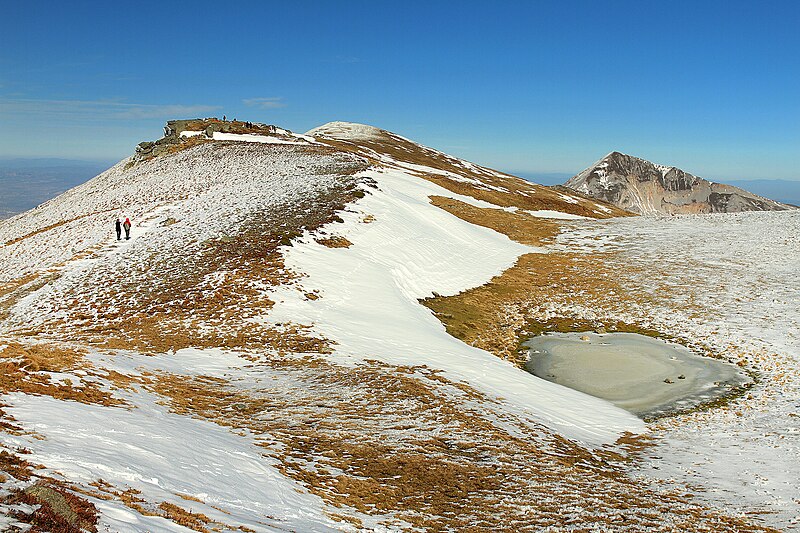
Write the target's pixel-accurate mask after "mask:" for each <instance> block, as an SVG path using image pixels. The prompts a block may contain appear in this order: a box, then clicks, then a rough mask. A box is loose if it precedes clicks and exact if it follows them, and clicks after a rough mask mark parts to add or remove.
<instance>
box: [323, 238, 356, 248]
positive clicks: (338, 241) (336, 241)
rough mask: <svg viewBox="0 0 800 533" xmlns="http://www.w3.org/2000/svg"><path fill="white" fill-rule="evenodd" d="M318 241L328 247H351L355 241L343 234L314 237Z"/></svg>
mask: <svg viewBox="0 0 800 533" xmlns="http://www.w3.org/2000/svg"><path fill="white" fill-rule="evenodd" d="M314 240H315V241H316V242H318V243H319V244H321V245H323V246H327V247H328V248H350V247H351V246H352V245H353V243H352V242H350V241H349V240H347V239H346V238H344V237H341V236H338V235H337V236H333V237H324V238H318V239H314Z"/></svg>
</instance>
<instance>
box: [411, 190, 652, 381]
mask: <svg viewBox="0 0 800 533" xmlns="http://www.w3.org/2000/svg"><path fill="white" fill-rule="evenodd" d="M431 203H433V205H436V206H437V207H440V208H441V209H444V210H446V211H448V212H449V213H452V214H453V215H455V216H457V217H459V218H461V219H463V220H466V221H467V222H470V223H472V224H477V225H480V226H484V227H487V228H491V229H493V230H495V231H498V232H500V233H503V234H505V235H507V236H508V237H509V238H511V239H513V240H515V241H517V242H521V243H523V244H530V245H534V246H543V245H546V244H548V243H551V242H552V241H553V240H554V238H555V237H556V236H557V235H558V233H559V232H560V230H561V224H560V223H559V222H557V221H555V220H549V219H541V218H536V217H533V216H530V215H527V214H525V213H521V212H520V213H510V212H507V211H504V210H502V209H487V208H480V207H474V206H471V205H469V204H465V203H463V202H460V201H458V200H453V199H450V198H444V197H440V196H434V197H431ZM608 255H609V254H600V253H596V254H579V253H564V252H551V253H531V254H525V255H522V256H520V257H519V259H518V260H517V262H516V263H515V264H514V266H513V267H511V268H509V269H508V270H506V271H505V272H503V273H502V274H500V275H499V276H496V277H494V278H493V279H492V280H490V281H489V282H488V283H486V284H485V285H482V286H481V287H476V288H474V289H470V290H467V291H464V292H462V293H460V294H457V295H454V296H449V297H441V296H436V297H433V298H427V299H425V300H423V301H422V304H423V305H425V306H426V307H428V308H429V309H431V310H432V311H433V312H434V313H435V314H436V316H437V318H439V320H441V321H442V323H443V324H444V325H445V327H446V328H447V332H448V333H450V334H451V335H453V336H454V337H456V338H458V339H461V340H463V341H464V342H466V343H467V344H470V345H472V346H476V347H478V348H481V349H483V350H486V351H488V352H491V353H493V354H495V355H497V356H498V357H500V358H502V359H506V360H509V361H512V362H513V363H514V364H516V365H517V366H520V367H524V363H525V361H526V359H527V352H526V350H523V349H522V348H521V346H520V342H521V341H523V340H525V339H527V338H528V337H530V336H532V335H539V334H541V333H544V332H548V331H560V332H567V331H589V330H596V329H598V328H604V329H606V330H608V331H621V332H632V333H643V334H647V335H650V336H658V332H656V331H653V330H649V329H648V328H645V327H642V326H640V325H637V324H628V323H625V322H622V321H619V320H604V321H596V320H587V319H584V318H580V317H577V316H574V315H571V314H570V313H569V311H566V312H562V313H563V314H562V315H561V316H553V315H552V312H550V313H549V314H548V317H547V318H541V317H540V316H537V313H536V311H537V310H539V309H543V308H549V305H548V304H550V303H551V302H559V303H560V304H562V305H560V306H559V307H560V308H561V309H571V308H572V307H571V306H573V305H578V306H584V307H598V306H602V307H604V308H619V307H620V306H625V304H626V303H628V304H633V303H634V301H633V299H632V298H631V296H630V295H629V294H627V293H626V292H625V291H624V290H623V289H622V287H621V286H620V284H619V280H618V279H617V277H616V273H615V272H614V271H612V270H610V269H608V268H605V259H606V257H607V256H608Z"/></svg>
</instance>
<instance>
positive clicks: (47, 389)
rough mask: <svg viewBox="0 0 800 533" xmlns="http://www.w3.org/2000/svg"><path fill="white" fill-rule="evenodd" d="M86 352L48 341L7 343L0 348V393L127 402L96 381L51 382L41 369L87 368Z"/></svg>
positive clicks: (100, 402) (116, 403) (117, 403)
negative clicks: (25, 344) (75, 382)
mask: <svg viewBox="0 0 800 533" xmlns="http://www.w3.org/2000/svg"><path fill="white" fill-rule="evenodd" d="M85 355H86V354H85V352H81V351H77V350H73V349H70V348H62V347H58V346H54V345H50V344H34V345H28V346H24V345H22V344H19V343H11V344H8V345H7V346H6V347H5V348H3V349H2V350H0V393H3V394H7V393H9V392H23V393H25V394H36V395H46V396H51V397H52V398H55V399H57V400H73V401H76V402H81V403H85V404H96V405H105V406H123V405H126V404H125V402H124V401H123V400H120V399H118V398H114V397H113V395H112V394H111V393H110V392H108V391H105V390H102V389H100V387H99V386H98V385H97V384H96V383H92V382H83V384H82V385H80V386H73V385H72V384H71V383H68V382H61V383H53V382H52V380H51V379H50V376H49V375H47V374H45V373H43V372H69V371H73V370H77V369H86V368H88V367H90V365H88V363H87V362H86V361H84V357H85Z"/></svg>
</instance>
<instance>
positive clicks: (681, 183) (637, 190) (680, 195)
mask: <svg viewBox="0 0 800 533" xmlns="http://www.w3.org/2000/svg"><path fill="white" fill-rule="evenodd" d="M564 185H565V186H566V187H568V188H570V189H572V190H575V191H578V192H581V193H584V194H587V195H589V196H591V197H593V198H598V199H600V200H605V201H606V202H609V203H611V204H614V205H616V206H617V207H620V208H622V209H626V210H628V211H632V212H634V213H639V214H658V213H663V214H689V213H733V212H739V211H783V210H786V209H792V206H788V205H786V204H782V203H780V202H776V201H774V200H770V199H768V198H763V197H761V196H757V195H755V194H752V193H749V192H747V191H745V190H743V189H740V188H738V187H733V186H732V185H725V184H723V183H714V182H711V181H708V180H705V179H703V178H700V177H697V176H695V175H693V174H690V173H688V172H686V171H684V170H681V169H679V168H676V167H670V166H664V165H656V164H654V163H651V162H650V161H646V160H644V159H639V158H638V157H633V156H630V155H626V154H622V153H620V152H611V153H610V154H608V155H607V156H605V157H604V158H603V159H601V160H600V161H598V162H597V163H595V164H594V165H592V166H591V167H589V168H587V169H586V170H584V171H583V172H581V173H579V174H577V175H576V176H574V177H572V178H570V179H569V180H568V181H567V182H566V183H565V184H564Z"/></svg>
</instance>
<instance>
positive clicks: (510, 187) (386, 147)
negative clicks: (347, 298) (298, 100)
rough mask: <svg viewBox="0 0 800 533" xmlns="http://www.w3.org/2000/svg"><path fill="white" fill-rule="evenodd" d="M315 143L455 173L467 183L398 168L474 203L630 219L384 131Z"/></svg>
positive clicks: (594, 202) (595, 202) (592, 202)
mask: <svg viewBox="0 0 800 533" xmlns="http://www.w3.org/2000/svg"><path fill="white" fill-rule="evenodd" d="M319 140H320V141H322V142H324V143H326V144H328V145H330V146H332V147H335V148H337V149H339V150H344V151H351V152H355V153H357V154H359V155H361V156H362V157H366V158H367V159H368V160H370V161H371V162H372V163H373V164H376V165H380V166H393V164H392V163H387V162H386V161H384V160H380V159H377V158H376V157H375V156H374V152H377V153H378V154H384V155H387V156H389V157H391V158H392V159H394V160H395V161H398V162H401V163H411V164H413V165H422V166H427V167H430V168H432V169H436V170H439V171H443V172H447V173H452V174H456V175H457V176H460V177H461V178H467V179H468V180H471V181H463V179H462V180H459V179H454V178H452V177H448V176H446V175H442V174H436V173H432V172H431V173H428V172H422V171H418V170H409V169H408V168H405V167H403V166H402V165H397V166H398V167H399V168H402V169H403V170H404V171H405V172H408V173H410V174H416V175H418V176H419V177H421V178H423V179H426V180H428V181H431V182H433V183H436V184H437V185H439V186H441V187H444V188H445V189H447V190H449V191H452V192H455V193H458V194H463V195H466V196H471V197H473V198H476V199H478V200H485V201H487V202H490V203H493V204H495V205H498V206H501V207H518V208H520V209H529V210H539V209H551V210H556V211H562V212H565V213H572V214H576V215H581V216H588V217H592V218H610V217H615V216H632V214H631V213H629V212H627V211H624V210H622V209H619V208H618V207H616V206H614V205H611V204H607V203H605V202H603V201H600V200H595V199H592V198H589V197H586V196H584V195H582V194H580V193H578V192H575V191H571V190H569V191H563V192H564V194H566V195H568V196H572V197H574V198H576V199H577V200H576V201H568V200H565V199H564V198H562V196H561V194H560V193H559V191H558V190H556V189H554V188H551V187H544V186H542V185H537V184H534V183H530V182H528V181H526V180H523V179H521V178H518V177H516V176H511V175H510V174H504V173H502V172H497V171H494V170H491V169H487V168H483V167H480V166H477V165H468V164H467V165H465V164H463V163H462V162H461V161H459V160H458V159H456V158H454V157H451V156H448V155H446V154H443V153H441V152H439V151H437V150H433V149H430V148H426V147H423V146H420V145H418V144H415V143H413V142H411V141H408V140H406V139H403V138H401V137H398V136H396V135H394V134H392V133H390V132H382V133H381V135H380V136H379V137H377V138H374V139H359V140H358V141H344V140H335V139H325V138H320V139H319ZM373 151H374V152H373ZM598 205H601V206H603V207H604V208H605V210H603V209H600V208H598V207H597V206H598Z"/></svg>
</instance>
